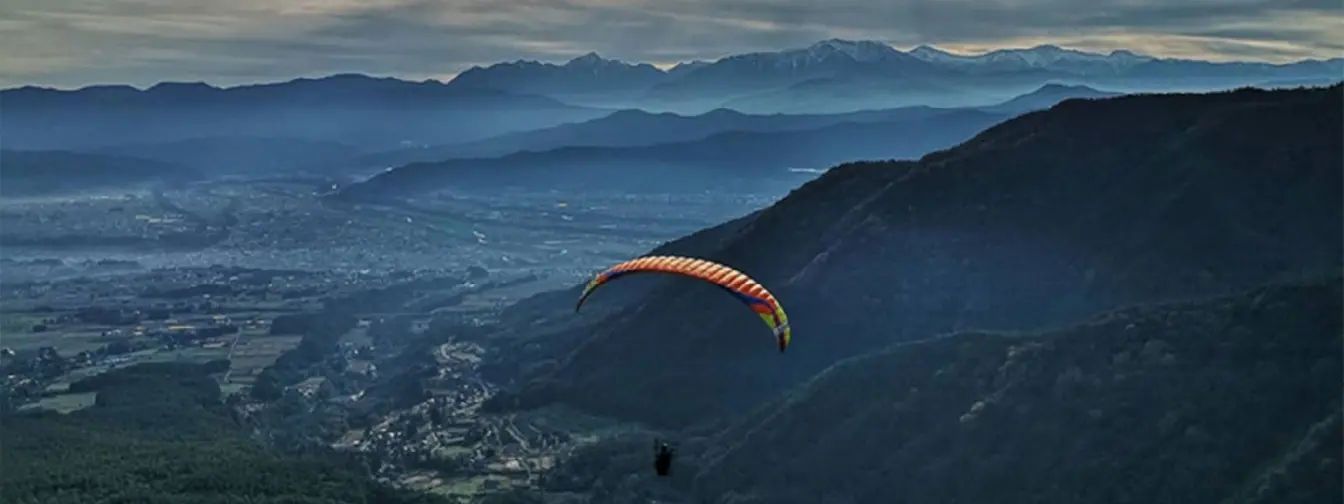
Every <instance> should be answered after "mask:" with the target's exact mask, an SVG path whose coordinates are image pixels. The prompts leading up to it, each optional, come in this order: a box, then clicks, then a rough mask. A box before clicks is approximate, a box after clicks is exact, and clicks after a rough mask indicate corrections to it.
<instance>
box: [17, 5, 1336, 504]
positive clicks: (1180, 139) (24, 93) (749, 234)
mask: <svg viewBox="0 0 1344 504" xmlns="http://www.w3.org/2000/svg"><path fill="white" fill-rule="evenodd" d="M431 3H432V2H431ZM570 7H571V8H573V9H582V8H586V7H580V6H578V5H577V4H576V5H573V6H570ZM258 8H260V7H258ZM313 8H316V7H313ZM426 8H427V7H426ZM590 8H594V9H596V8H597V7H590ZM220 9H224V7H220ZM39 14H41V13H39V10H38V9H37V8H36V7H34V8H33V10H31V12H29V13H28V15H29V16H35V17H34V19H36V18H38V17H41V15H39ZM47 14H50V13H47ZM47 14H42V15H47ZM375 14H376V12H374V11H370V12H364V13H363V15H367V16H370V19H372V18H376V15H375ZM6 15H8V14H6ZM53 15H54V14H53ZM71 15H73V14H71ZM200 15H201V16H207V15H208V14H206V13H200ZM214 15H215V16H216V17H215V18H213V19H216V20H223V19H228V16H226V15H224V14H220V13H215V14H214ZM289 15H293V16H299V15H300V14H294V13H290V14H289ZM1334 15H1335V16H1338V14H1337V13H1336V14H1334ZM341 16H352V17H349V18H345V17H341V19H346V20H349V19H357V18H358V14H350V13H346V14H342V15H341ZM337 17H340V16H337ZM25 19H26V18H25ZM109 19H111V18H109ZM117 19H118V20H121V21H124V19H122V18H117ZM284 19H291V20H292V19H295V18H284ZM358 19H362V18H358ZM16 22H17V21H16ZM220 22H221V23H222V22H223V21H220ZM762 22H764V21H762ZM108 26H113V25H112V24H109V25H108ZM258 26H260V25H258ZM221 29H222V28H221ZM162 36H163V37H168V35H167V34H164V35H162ZM399 36H405V35H399ZM389 37H391V36H390V35H389ZM464 37H466V36H465V35H464ZM392 38H394V39H395V38H396V37H392ZM259 40H260V39H257V40H253V41H252V43H255V44H258V46H260V44H261V42H260V41H259ZM389 40H390V39H389ZM464 40H465V39H464ZM311 43H312V44H314V45H320V44H319V42H318V41H316V40H315V41H312V42H311ZM396 43H397V42H395V41H389V42H388V44H389V45H395V44H396ZM221 44H222V42H221ZM296 44H297V43H296ZM1285 44H1286V42H1285ZM300 46H301V45H296V46H295V48H300ZM193 47H194V46H193ZM221 47H222V46H221ZM303 47H306V46H303ZM751 47H757V45H751ZM904 47H910V48H909V49H898V48H896V47H893V45H890V44H888V43H885V42H878V41H872V40H847V39H841V38H821V39H820V40H819V41H815V42H811V43H808V44H800V45H789V44H778V45H777V47H776V48H775V49H773V50H770V51H755V50H742V51H738V52H736V53H734V54H731V55H727V56H723V57H719V58H711V59H696V60H693V61H692V60H688V61H684V62H681V63H680V64H666V62H665V61H652V60H650V61H648V62H643V61H620V60H616V59H608V58H604V57H602V56H599V55H598V54H596V53H594V52H589V53H587V54H581V55H579V56H577V57H566V58H551V59H553V60H554V61H553V62H547V61H535V60H533V59H531V58H532V57H531V56H527V57H525V58H523V59H517V58H513V59H509V60H507V61H501V62H497V63H481V64H474V65H462V68H460V69H458V71H456V72H455V73H454V75H452V76H451V77H443V78H439V79H423V78H421V77H419V76H404V77H386V76H382V75H377V76H373V75H366V74H363V73H356V72H332V73H329V74H325V76H312V75H310V76H307V77H300V78H292V79H289V78H282V79H268V80H256V81H253V82H249V83H244V84H237V85H235V84H232V83H230V84H227V85H225V84H212V83H206V82H179V81H175V80H171V79H170V80H167V81H165V82H159V83H157V84H153V85H149V86H141V87H137V86H131V85H126V84H121V83H119V82H101V81H99V82H87V83H85V84H87V85H81V86H61V87H59V88H58V87H49V86H46V85H34V84H28V83H24V84H20V85H15V86H12V87H9V88H6V89H4V90H0V104H3V106H2V107H0V116H2V118H3V120H0V138H3V143H2V144H0V147H2V148H0V306H2V307H0V347H2V348H0V367H3V368H4V372H3V373H0V378H3V389H2V391H3V396H2V397H0V409H2V410H3V411H0V415H3V416H4V418H3V419H0V421H3V423H4V424H5V426H6V428H5V429H3V433H0V446H4V447H5V451H6V456H5V457H3V460H0V463H2V464H3V470H0V482H3V488H4V492H3V494H4V498H5V502H11V500H9V499H15V500H13V501H12V502H25V503H26V502H81V503H82V502H114V501H115V502H165V503H166V502H174V503H188V502H234V501H237V502H242V501H248V502H266V503H269V502H277V503H278V502H350V503H355V502H388V503H403V502H404V503H410V502H424V503H430V502H435V503H447V502H463V503H465V502H472V503H491V504H522V503H528V504H536V503H542V504H561V503H564V504H577V503H632V502H637V503H643V502H658V503H663V504H669V503H678V504H681V503H684V504H690V503H715V504H730V503H731V504H757V503H759V504H764V503H784V504H793V503H797V504H817V503H865V504H866V503H890V502H905V503H945V502H991V501H992V502H1006V503H1016V502H1047V503H1056V502H1057V503H1065V502H1068V503H1079V504H1087V503H1097V504H1100V503H1111V502H1143V503H1153V504H1161V503H1178V502H1179V503H1184V502H1223V503H1229V504H1232V503H1235V504H1251V503H1270V502H1274V503H1282V502H1290V503H1303V504H1305V503H1316V502H1333V501H1332V500H1331V499H1336V500H1334V501H1337V497H1338V496H1339V495H1340V494H1341V493H1344V477H1341V474H1344V471H1341V460H1344V458H1341V456H1340V453H1339V449H1338V448H1339V446H1340V445H1341V443H1342V442H1344V441H1341V439H1340V432H1342V431H1344V427H1342V426H1341V425H1342V424H1341V419H1342V418H1344V408H1342V406H1341V402H1340V397H1341V396H1340V385H1341V382H1340V381H1339V377H1340V376H1341V373H1344V347H1341V341H1342V340H1341V334H1344V333H1342V332H1341V331H1342V330H1344V329H1342V328H1341V323H1340V321H1341V317H1340V315H1341V309H1342V308H1344V296H1342V295H1341V286H1340V282H1341V280H1344V278H1341V276H1340V275H1341V263H1340V258H1341V257H1344V245H1341V244H1344V217H1342V216H1341V213H1340V210H1341V208H1344V189H1342V188H1344V115H1341V114H1342V112H1341V111H1344V101H1341V100H1344V84H1341V82H1340V81H1341V80H1344V58H1333V59H1330V58H1315V59H1312V58H1293V59H1292V61H1287V60H1285V59H1284V58H1277V59H1273V60H1269V59H1266V58H1258V59H1257V58H1252V57H1245V58H1239V59H1238V58H1216V59H1215V58H1210V59H1199V58H1196V57H1193V56H1190V55H1188V54H1177V55H1161V54H1151V55H1150V54H1145V53H1144V51H1142V50H1139V49H1138V48H1128V47H1115V48H1113V49H1110V50H1105V51H1102V50H1095V49H1088V50H1083V49H1074V48H1066V47H1061V46H1060V45H1055V44H1049V43H1042V44H1034V45H1023V46H1021V47H1015V46H1011V45H1003V46H1002V47H998V48H996V49H991V50H986V51H983V52H980V53H968V52H966V51H954V50H952V49H940V48H938V47H935V46H934V44H924V45H913V44H912V45H908V46H904ZM184 50H185V49H184ZM221 50H222V49H221ZM294 50H298V49H294ZM305 50H306V49H305ZM463 50H465V49H463ZM165 54H166V53H165ZM203 54H204V53H203ZM211 54H213V53H211ZM525 54H527V53H520V56H521V55H525ZM164 57H167V56H164ZM351 57H352V58H353V56H351ZM445 57H446V56H445ZM202 59H205V57H204V56H202ZM5 61H9V63H5ZM24 61H28V60H19V59H15V60H12V61H10V60H0V69H3V68H5V67H4V65H5V64H10V65H12V68H14V69H16V70H15V71H16V72H17V71H19V70H23V71H25V72H29V73H26V74H24V75H28V76H29V77H25V78H28V79H29V81H31V82H45V81H42V80H41V79H46V78H47V77H50V78H51V79H55V78H56V77H54V76H59V75H66V74H63V73H61V72H67V73H68V75H82V74H78V73H77V72H76V70H74V69H65V70H59V71H58V70H57V69H55V68H56V66H57V63H58V61H57V60H53V62H52V63H51V65H52V67H51V68H53V69H49V70H44V72H46V73H42V72H37V73H32V72H36V71H35V70H31V68H30V66H23V65H20V64H19V63H22V62H24ZM62 61H63V60H62ZM653 63H659V64H658V65H655V64H653ZM144 64H145V65H146V66H145V67H144V68H146V69H147V70H145V71H146V72H149V70H148V69H149V68H154V66H153V65H151V64H150V63H144ZM90 68H91V69H90V70H89V72H94V70H96V69H97V68H95V67H93V66H91V67H90ZM183 68H184V72H185V69H186V68H195V67H194V66H190V65H184V66H183ZM221 68H223V67H221ZM257 68H261V67H260V66H258V67H257ZM220 71H221V72H222V71H223V70H220ZM72 72H73V73H72ZM44 76H47V77H44ZM71 78H73V77H71ZM128 81H129V79H128ZM25 82H28V81H25ZM137 82H138V81H137ZM653 255H658V256H684V257H693V258H700V259H706V260H709V261H714V262H717V263H720V264H722V265H725V266H728V267H731V268H734V269H736V270H738V271H740V273H741V274H744V275H746V276H748V277H749V279H750V280H751V281H752V282H756V283H759V286H756V287H760V288H762V289H768V292H766V291H764V290H761V291H751V290H750V289H753V288H756V287H752V286H753V285H755V284H754V283H750V282H748V281H747V280H722V279H721V280H719V281H718V283H720V285H717V286H711V285H709V284H710V283H715V280H714V278H715V277H714V275H713V274H708V273H703V272H701V273H700V276H702V277H704V278H701V279H699V280H697V279H695V278H688V277H687V276H688V275H689V276H695V274H696V272H695V271H694V270H686V271H674V270H673V269H668V268H671V267H670V266H668V267H663V268H664V269H662V270H658V271H660V272H661V273H681V274H680V275H678V274H656V275H632V276H630V277H622V278H620V279H618V280H617V279H615V278H617V277H618V276H620V275H623V274H624V272H628V269H629V268H636V266H630V265H626V266H623V267H624V268H627V270H620V271H612V272H608V273H607V274H605V275H604V276H602V277H600V278H601V280H602V282H599V283H605V282H606V281H607V280H612V281H611V283H610V285H606V286H603V287H602V288H601V289H600V290H598V291H595V292H594V293H593V294H592V296H591V298H587V297H586V296H587V294H588V293H587V292H586V291H585V290H584V286H585V285H587V284H589V281H590V280H591V279H593V278H594V275H595V274H597V273H599V272H602V271H603V270H604V269H606V268H608V267H611V266H613V265H616V264H618V263H622V262H624V261H627V260H630V259H633V258H636V257H640V256H653ZM688 268H689V267H688ZM655 269H656V268H655ZM705 271H710V270H705ZM720 278H736V277H730V276H722V277H720ZM706 280H707V281H706ZM593 285H594V286H596V285H597V283H595V284H593ZM725 289H726V290H728V291H729V292H731V293H733V294H736V295H737V297H738V298H739V299H740V300H742V301H746V302H747V304H748V305H749V307H744V304H743V303H742V302H739V301H735V300H734V296H731V295H726V294H725V293H724V292H723V291H724V290H725ZM581 293H582V295H583V296H585V298H584V299H585V302H586V304H584V305H583V308H582V310H581V311H580V310H578V309H576V307H575V306H576V305H575V303H576V301H578V300H579V299H580V296H581ZM753 296H754V297H753ZM753 299H759V300H765V301H760V302H761V303H765V302H766V301H768V302H770V303H777V305H772V306H774V307H775V308H778V309H783V310H787V313H788V318H787V319H786V322H787V324H786V325H783V326H780V325H779V322H780V321H779V319H778V315H774V316H775V317H776V318H775V319H773V321H772V319H770V316H771V314H772V313H774V312H770V309H767V310H766V311H765V312H763V311H760V305H751V303H752V302H753V301H752V300H753ZM775 308H771V309H775ZM753 309H755V310H757V311H755V312H753ZM766 312H770V313H766ZM758 315H759V316H758ZM762 320H765V321H766V324H762ZM780 327H783V328H787V329H788V330H790V331H792V333H791V334H792V336H791V337H790V338H791V339H786V340H781V339H776V340H775V341H774V342H772V341H770V337H771V330H772V329H774V330H775V331H776V333H777V334H776V338H780V337H781V336H779V334H780V331H782V330H783V329H781V328H780ZM786 345H787V349H786V348H785V346H786ZM776 346H778V350H777V349H776ZM654 439H664V440H673V442H674V443H675V445H676V461H675V465H674V469H673V470H672V473H671V475H670V476H667V477H664V476H660V475H658V474H655V473H654V471H653V470H652V468H651V467H650V465H651V464H650V460H649V458H650V456H651V455H653V454H651V453H649V451H650V450H649V448H650V446H649V445H650V444H651V443H652V440H654Z"/></svg>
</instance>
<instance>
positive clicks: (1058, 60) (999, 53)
mask: <svg viewBox="0 0 1344 504" xmlns="http://www.w3.org/2000/svg"><path fill="white" fill-rule="evenodd" d="M908 54H909V55H911V56H914V57H916V58H919V59H921V60H924V61H927V62H930V63H940V64H961V65H983V64H993V65H1011V66H1020V67H1027V68H1047V67H1052V66H1055V65H1076V64H1086V65H1095V64H1102V65H1111V66H1125V65H1132V64H1135V63H1141V62H1144V61H1148V60H1151V59H1152V58H1151V57H1149V56H1143V55H1139V54H1135V53H1133V52H1130V51H1125V50H1118V51H1112V52H1111V53H1110V54H1098V53H1091V52H1086V51H1079V50H1077V49H1067V48H1063V47H1060V46H1057V45H1054V44H1043V45H1038V46H1035V47H1031V48H1016V49H999V50H995V51H990V52H986V53H982V54H976V55H959V54H953V53H950V52H947V51H944V50H942V49H938V48H936V47H933V46H929V45H921V46H918V47H916V48H914V49H911V50H910V52H909V53H908Z"/></svg>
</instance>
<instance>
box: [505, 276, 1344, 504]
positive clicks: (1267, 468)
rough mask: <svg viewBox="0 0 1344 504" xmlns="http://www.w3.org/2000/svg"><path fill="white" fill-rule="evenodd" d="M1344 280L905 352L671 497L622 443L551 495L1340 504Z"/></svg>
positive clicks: (855, 368) (729, 432)
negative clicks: (579, 492) (574, 492)
mask: <svg viewBox="0 0 1344 504" xmlns="http://www.w3.org/2000/svg"><path fill="white" fill-rule="evenodd" d="M1340 281H1341V278H1340V277H1338V276H1335V277H1330V278H1325V279H1321V280H1313V281H1303V282H1293V283H1287V284H1276V285H1269V286H1265V287H1261V288H1256V289H1252V290H1249V291H1245V292H1239V293H1236V294H1232V295H1226V296H1219V297H1215V298H1206V299H1200V300H1194V301H1183V302H1171V303H1162V304H1152V305H1140V306H1134V307H1129V308H1124V309H1120V310H1117V311H1114V312H1109V313H1106V314H1103V315H1100V316H1097V317H1094V318H1092V319H1091V320H1089V321H1086V322H1084V323H1081V324H1078V325H1074V326H1070V327H1066V328H1062V329H1055V330H1047V331H1038V332H1015V333H1003V332H986V331H965V332H959V333H954V334H948V335H942V336H937V337H934V338H929V339H926V340H922V341H918V342H910V343H904V344H898V345H894V346H892V347H889V348H886V349H883V350H880V351H877V352H873V353H870V354H867V355H864V356H860V357H855V358H852V359H847V360H845V361H842V362H840V363H837V364H836V365H834V366H832V367H830V368H828V369H827V370H825V371H823V372H822V373H820V374H818V375H817V376H815V377H814V378H812V379H810V380H808V381H807V382H805V383H803V384H801V385H799V386H798V387H796V388H794V389H792V390H791V391H789V392H788V393H787V394H786V395H784V396H782V397H780V398H779V399H777V400H774V401H771V402H769V403H768V404H766V405H764V406H762V407H761V408H758V409H756V410H755V411H753V412H752V413H751V414H749V415H746V416H744V417H742V418H741V419H739V420H738V421H736V422H735V423H734V424H733V425H731V426H730V427H728V428H726V429H724V430H722V431H721V432H719V433H717V434H715V435H713V436H711V437H710V438H708V439H706V440H703V441H699V442H695V443H694V444H693V445H692V446H696V447H697V449H696V450H695V451H693V452H690V453H687V454H685V455H683V457H681V458H682V461H681V466H680V471H681V472H680V473H679V474H677V475H676V476H677V477H675V478H672V479H670V480H668V481H667V482H663V483H659V482H655V481H652V480H653V479H654V477H653V476H652V475H648V474H647V469H645V468H643V467H642V465H643V464H641V463H640V462H643V461H640V460H630V456H629V454H630V453H638V452H639V451H642V450H640V449H641V448H643V447H642V446H641V445H642V444H643V443H631V442H627V441H624V440H615V441H612V442H608V443H605V444H603V445H599V446H596V447H593V448H590V449H588V450H585V451H583V452H581V453H580V454H579V455H578V456H577V457H575V458H573V459H570V460H569V461H568V462H567V463H566V464H565V465H563V466H562V467H561V468H560V469H559V470H557V471H556V473H554V474H553V476H552V477H551V479H550V480H549V485H550V488H551V489H552V490H553V491H557V492H559V491H570V490H573V489H575V488H594V489H596V491H595V493H596V499H595V500H594V502H598V503H607V502H610V503H616V502H635V501H646V500H649V499H652V498H657V499H658V500H660V501H663V502H705V503H720V504H727V503H734V504H746V503H761V504H763V503H772V504H792V503H798V504H804V503H807V504H811V503H817V502H828V503H831V502H833V503H870V502H872V503H877V502H892V503H908V504H917V503H945V502H997V503H1005V504H1013V503H1027V502H1031V503H1038V504H1041V503H1070V504H1088V503H1098V504H1100V503H1117V502H1128V503H1145V504H1166V503H1171V504H1176V503H1191V502H1201V503H1204V502H1207V503H1223V504H1251V503H1257V504H1259V503H1263V504H1268V503H1327V502H1336V501H1338V498H1339V495H1340V493H1341V491H1344V482H1342V480H1344V473H1342V472H1341V464H1340V459H1341V457H1340V454H1339V446H1340V443H1341V442H1344V439H1341V432H1344V425H1342V424H1341V421H1340V420H1341V413H1342V412H1341V403H1340V394H1339V391H1340V383H1339V381H1338V380H1339V376H1340V374H1341V373H1344V342H1342V340H1341V330H1344V327H1342V326H1341V318H1340V313H1341V309H1344V296H1342V295H1341V284H1340ZM640 441H645V440H640ZM645 442H646V441H645ZM644 463H647V462H644ZM631 473H635V475H634V476H632V475H631ZM519 502H525V501H519Z"/></svg>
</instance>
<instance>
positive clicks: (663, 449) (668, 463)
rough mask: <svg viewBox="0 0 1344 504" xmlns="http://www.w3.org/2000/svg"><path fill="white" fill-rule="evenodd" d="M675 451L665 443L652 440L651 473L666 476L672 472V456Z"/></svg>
mask: <svg viewBox="0 0 1344 504" xmlns="http://www.w3.org/2000/svg"><path fill="white" fill-rule="evenodd" d="M674 454H675V451H674V450H673V449H672V447H671V446H669V445H668V444H667V442H666V441H659V440H657V439H655V440H653V472H655V473H658V475H659V476H667V475H668V474H671V472H672V456H673V455H674Z"/></svg>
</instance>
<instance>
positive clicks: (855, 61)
mask: <svg viewBox="0 0 1344 504" xmlns="http://www.w3.org/2000/svg"><path fill="white" fill-rule="evenodd" d="M1341 75H1344V59H1341V58H1336V59H1331V60H1326V61H1320V60H1304V61H1300V62H1297V63H1291V64H1282V65H1276V64H1269V63H1256V62H1228V63H1214V62H1208V61H1199V60H1181V59H1163V58H1155V57H1151V56H1145V55H1140V54H1136V53H1134V52H1131V51H1123V50H1120V51H1112V52H1111V53H1109V54H1097V53H1089V52H1084V51H1078V50H1072V49H1065V48H1061V47H1058V46H1054V45H1041V46H1036V47H1032V48H1027V49H1001V50H997V51H992V52H988V53H985V54H980V55H971V56H967V55H958V54H953V53H951V52H948V51H944V50H941V49H937V48H934V47H931V46H919V47H916V48H914V49H913V50H910V51H908V52H907V51H900V50H898V49H895V48H893V47H891V46H890V45H887V44H885V43H882V42H875V41H849V40H839V39H831V40H825V41H821V42H818V43H815V44H813V45H811V46H808V47H805V48H795V49H787V50H782V51H776V52H757V53H747V54H737V55H731V56H727V57H724V58H721V59H718V60H715V61H712V62H703V61H697V62H691V63H683V64H680V65H678V66H675V67H673V68H671V69H669V70H666V71H663V70H660V69H658V68H656V67H653V66H652V65H648V64H645V63H634V64H631V63H624V62H621V61H616V60H608V59H603V58H601V57H600V56H598V55H596V54H592V53H590V54H587V55H584V56H582V57H579V58H576V59H574V60H571V61H569V62H567V63H564V64H550V63H540V62H536V61H515V62H508V63H498V64H495V65H490V66H487V67H473V68H471V69H469V70H467V71H465V72H462V73H461V74H459V75H458V76H457V77H456V78H455V79H453V81H452V82H450V84H451V85H458V86H464V87H470V88H473V89H494V90H501V91H509V92H525V93H529V94H538V95H545V96H551V97H555V98H558V99H561V100H565V101H569V102H572V103H583V104H590V105H595V106H619V107H639V108H645V109H648V110H664V109H665V110H680V111H683V112H685V111H695V110H704V109H707V108H715V107H726V108H732V109H735V110H739V111H742V112H761V113H770V112H795V113H803V112H843V111H850V110H862V109H873V108H889V107H895V106H906V105H913V104H925V105H940V106H967V105H986V104H989V103H992V102H995V101H1001V100H1005V99H1008V98H1010V97H1011V96H1013V95H1016V94H1021V93H1024V92H1027V91H1029V90H1031V89H1033V88H1035V87H1039V86H1040V85H1042V84H1045V83H1049V82H1060V83H1065V84H1089V85H1095V86H1099V87H1107V88H1112V89H1117V90H1122V91H1169V90H1179V89H1189V88H1192V87H1193V88H1205V89H1210V88H1231V87H1237V86H1245V85H1256V84H1260V83H1265V82H1269V81H1278V80H1293V79H1334V80H1338V79H1339V78H1340V77H1341ZM595 82H601V85H600V86H597V87H594V83H595ZM593 89H601V90H602V92H601V93H596V94H595V93H593V92H592V91H590V90H593Z"/></svg>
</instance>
